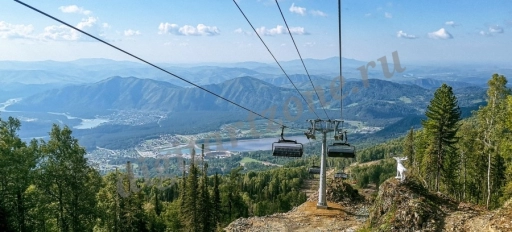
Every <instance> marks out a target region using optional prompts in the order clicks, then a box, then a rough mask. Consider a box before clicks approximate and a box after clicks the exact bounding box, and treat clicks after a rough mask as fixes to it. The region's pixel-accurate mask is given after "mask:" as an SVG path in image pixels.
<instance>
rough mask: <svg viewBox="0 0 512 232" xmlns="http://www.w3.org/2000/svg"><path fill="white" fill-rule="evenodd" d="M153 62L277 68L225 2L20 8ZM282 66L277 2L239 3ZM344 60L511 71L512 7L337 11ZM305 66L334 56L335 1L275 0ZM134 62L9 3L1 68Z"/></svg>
mask: <svg viewBox="0 0 512 232" xmlns="http://www.w3.org/2000/svg"><path fill="white" fill-rule="evenodd" d="M24 2H25V3H27V4H29V5H32V6H34V7H36V8H38V9H40V10H42V11H44V12H47V13H49V14H51V15H53V16H55V17H57V18H60V19H62V20H64V21H66V22H68V23H70V24H72V25H75V26H77V27H79V28H82V29H84V30H85V31H87V32H90V33H92V34H94V35H97V36H99V37H101V38H102V39H105V40H107V41H109V42H111V43H112V44H114V45H116V46H118V47H120V48H123V49H126V50H127V51H129V52H132V53H133V54H136V55H138V56H140V57H142V58H144V59H147V60H149V61H153V62H168V63H199V62H242V61H262V62H273V59H272V57H271V56H270V54H269V53H268V51H267V50H266V49H265V47H264V46H263V44H262V43H261V42H260V41H259V39H258V37H257V36H256V35H255V33H254V31H253V30H252V28H251V27H250V26H249V24H248V23H247V22H246V20H245V19H244V17H243V16H242V14H241V13H240V11H239V10H238V8H237V7H236V5H235V4H234V3H233V1H231V0H215V1H212V0H193V1H183V0H182V1H178V0H175V1H142V0H122V1H121V0H108V1H105V0H75V1H64V0H45V1H37V0H25V1H24ZM237 2H238V4H239V6H240V7H241V8H242V10H243V11H244V13H245V14H246V16H247V17H248V18H249V20H250V21H251V23H252V24H253V26H254V27H256V28H257V29H258V32H259V34H260V35H262V38H263V39H264V41H265V42H266V43H267V45H268V46H269V48H270V50H271V51H272V52H273V53H274V54H275V56H276V58H277V59H278V60H279V61H285V60H292V59H298V55H297V52H296V51H295V48H294V46H293V43H292V41H291V39H290V36H289V35H288V34H287V31H286V29H285V27H284V25H285V24H284V22H283V20H282V18H281V15H280V13H279V10H278V8H277V6H276V3H275V1H274V0H238V1H237ZM342 4H343V10H342V35H343V46H342V47H343V56H344V57H347V58H353V59H358V60H362V61H372V60H374V61H375V60H377V59H378V58H380V57H382V56H388V57H391V53H392V52H393V51H397V52H398V54H399V57H400V60H401V62H402V63H406V64H407V63H431V62H436V63H492V62H500V63H512V42H511V41H512V36H511V32H510V30H512V1H506V0H501V1H483V0H482V1H480V0H479V1H471V0H466V1H462V0H452V1H441V0H429V1H426V0H422V1H419V0H418V1H406V0H403V1H374V0H368V1H363V0H344V1H343V2H342ZM279 5H280V7H281V9H282V10H283V14H284V16H285V18H286V20H287V22H288V25H289V26H290V28H291V29H290V31H292V33H293V35H294V39H295V41H296V43H297V46H298V48H299V50H300V52H301V55H302V57H303V58H316V59H325V58H329V57H333V56H338V54H339V49H338V18H337V17H338V12H337V9H338V8H337V1H332V0H329V1H328V0H292V1H290V0H280V1H279ZM79 58H109V59H116V60H133V59H132V58H130V57H128V56H126V55H125V54H122V53H120V52H118V51H116V50H113V49H111V48H109V47H107V46H105V45H103V44H101V43H99V42H95V41H93V40H91V39H88V38H87V37H86V36H85V35H81V34H79V33H77V32H73V31H71V30H70V29H69V28H66V27H65V26H62V25H60V24H59V23H58V22H56V21H53V20H51V19H49V18H47V17H45V16H43V15H41V14H39V13H36V12H34V11H32V10H30V9H28V8H26V7H24V6H22V5H20V4H18V3H16V2H15V1H11V0H3V1H2V3H0V60H21V61H30V60H60V61H67V60H75V59H79Z"/></svg>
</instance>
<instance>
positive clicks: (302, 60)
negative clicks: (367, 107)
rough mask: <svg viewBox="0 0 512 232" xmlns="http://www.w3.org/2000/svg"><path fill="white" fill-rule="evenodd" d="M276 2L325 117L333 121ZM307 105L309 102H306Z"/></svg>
mask: <svg viewBox="0 0 512 232" xmlns="http://www.w3.org/2000/svg"><path fill="white" fill-rule="evenodd" d="M275 1H276V4H277V8H278V9H279V13H281V17H282V18H283V21H284V24H285V25H286V29H287V30H288V34H289V35H290V37H291V38H292V41H293V45H294V46H295V50H297V54H299V58H300V61H301V62H302V66H303V67H304V70H306V74H307V75H308V78H309V82H310V83H311V86H313V90H314V91H315V94H316V97H317V98H318V102H320V106H322V110H324V113H325V116H326V117H327V119H329V120H331V119H330V118H329V115H328V114H327V111H325V107H324V104H323V103H322V100H321V99H320V96H319V95H318V92H317V91H316V88H315V85H314V84H313V81H312V80H311V76H310V75H309V72H308V69H307V68H306V65H305V64H304V59H302V56H301V55H300V52H299V48H297V43H295V39H294V38H293V35H292V32H291V31H290V27H288V23H287V22H286V19H285V18H284V15H283V11H282V10H281V7H280V6H279V3H278V2H277V0H275ZM306 103H307V102H306Z"/></svg>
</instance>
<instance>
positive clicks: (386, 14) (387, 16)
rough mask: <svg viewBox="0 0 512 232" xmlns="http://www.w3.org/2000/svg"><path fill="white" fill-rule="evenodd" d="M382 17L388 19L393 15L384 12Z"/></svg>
mask: <svg viewBox="0 0 512 232" xmlns="http://www.w3.org/2000/svg"><path fill="white" fill-rule="evenodd" d="M384 17H386V18H388V19H390V18H393V15H392V14H391V13H389V12H386V13H384Z"/></svg>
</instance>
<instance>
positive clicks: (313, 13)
mask: <svg viewBox="0 0 512 232" xmlns="http://www.w3.org/2000/svg"><path fill="white" fill-rule="evenodd" d="M309 13H310V14H312V15H314V16H321V17H327V14H326V13H324V12H323V11H319V10H310V11H309Z"/></svg>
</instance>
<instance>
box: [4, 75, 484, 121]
mask: <svg viewBox="0 0 512 232" xmlns="http://www.w3.org/2000/svg"><path fill="white" fill-rule="evenodd" d="M302 78H304V77H302ZM202 87H203V88H205V89H207V90H209V91H211V92H213V93H216V94H218V95H220V96H222V97H224V98H226V99H229V100H230V101H233V102H235V103H237V104H239V105H241V106H244V107H246V108H249V109H251V110H256V111H265V110H267V109H270V108H272V107H277V108H276V110H277V111H278V112H277V113H278V114H281V115H282V114H283V113H284V111H286V110H289V111H291V113H297V110H300V109H302V110H303V111H304V112H307V111H309V108H308V106H307V105H306V103H305V102H304V100H303V99H302V97H301V96H300V95H299V94H298V93H297V91H296V90H295V89H294V88H283V87H278V86H275V85H272V84H270V83H268V82H265V81H262V80H260V79H257V78H253V77H248V76H244V77H239V78H234V79H230V80H227V81H224V82H222V83H219V84H210V85H203V86H202ZM318 87H319V89H318V93H319V95H320V97H321V99H323V100H322V102H323V103H322V104H320V102H319V101H318V99H317V97H316V94H315V93H314V92H313V91H312V90H300V91H301V94H303V95H304V96H305V98H306V100H307V101H312V106H313V107H315V108H316V109H317V110H316V111H317V112H320V111H321V105H324V106H325V107H326V110H327V111H328V112H330V113H333V114H336V115H338V114H339V108H340V101H339V98H336V96H339V89H338V88H339V87H335V86H333V88H331V87H327V88H325V86H324V87H322V86H318ZM484 92H485V90H484V89H482V88H479V87H466V88H461V89H458V90H456V91H455V93H456V94H457V96H458V97H459V98H460V99H459V102H460V103H461V107H466V106H471V105H473V104H476V103H478V102H482V101H483V99H484V98H483V97H484V95H483V94H484ZM432 95H433V90H428V89H424V88H421V87H419V86H416V85H405V84H399V83H394V82H390V81H385V80H379V79H370V80H368V86H366V85H365V83H364V82H362V81H356V80H351V81H347V83H346V84H345V85H344V92H343V96H344V99H343V104H344V105H343V111H344V116H345V117H346V119H349V120H361V121H372V123H374V124H378V125H386V124H389V123H390V122H393V121H396V120H398V119H400V118H403V117H406V116H408V115H421V114H423V113H424V110H425V107H426V106H427V105H428V103H429V101H430V99H431V97H432ZM297 104H300V105H297ZM7 109H8V110H17V111H36V112H69V113H72V114H76V115H80V114H82V113H84V112H88V111H95V112H99V113H101V112H105V111H109V110H143V111H148V110H158V111H163V112H187V111H240V110H241V109H240V108H239V107H236V106H234V105H233V104H230V103H228V102H226V101H224V100H222V99H220V98H218V97H215V96H213V95H211V94H210V93H207V92H206V91H203V90H201V89H199V88H183V87H179V86H176V85H173V84H171V83H168V82H164V81H156V80H151V79H140V78H136V77H128V78H122V77H111V78H108V79H106V80H103V81H99V82H96V83H93V84H82V85H75V86H66V87H61V88H58V89H52V90H48V91H45V92H42V93H38V94H35V95H32V96H30V97H27V98H25V99H23V100H22V101H20V102H18V103H16V104H14V105H11V106H9V107H8V108H7ZM288 113H290V112H288ZM390 120H391V121H390Z"/></svg>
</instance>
